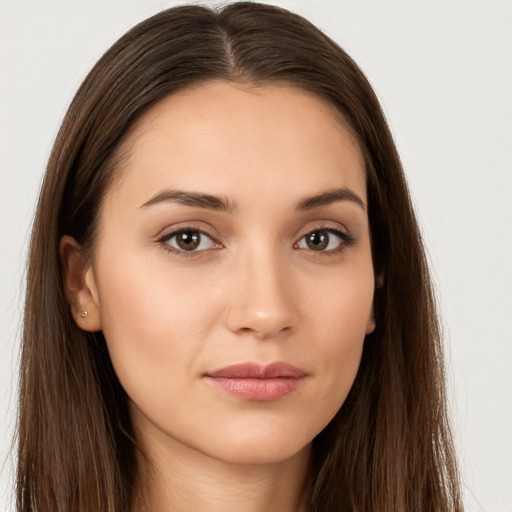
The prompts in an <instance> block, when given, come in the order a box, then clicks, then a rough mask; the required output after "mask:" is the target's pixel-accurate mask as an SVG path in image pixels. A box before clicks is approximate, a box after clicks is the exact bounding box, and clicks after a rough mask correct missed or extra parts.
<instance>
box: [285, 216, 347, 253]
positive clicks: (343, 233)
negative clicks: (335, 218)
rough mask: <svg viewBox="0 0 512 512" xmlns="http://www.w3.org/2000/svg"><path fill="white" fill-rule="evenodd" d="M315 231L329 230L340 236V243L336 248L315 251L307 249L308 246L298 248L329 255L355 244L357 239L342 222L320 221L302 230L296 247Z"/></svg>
mask: <svg viewBox="0 0 512 512" xmlns="http://www.w3.org/2000/svg"><path fill="white" fill-rule="evenodd" d="M315 231H327V232H328V233H331V234H334V235H336V236H337V237H339V238H340V244H339V246H338V247H336V248H334V249H330V250H327V251H314V250H313V249H306V248H298V249H299V250H304V251H307V252H310V253H314V254H315V255H318V256H322V255H324V256H328V255H330V254H336V253H339V252H342V251H343V250H344V249H346V248H347V247H350V246H351V245H353V244H354V243H355V241H356V238H355V237H354V236H353V235H352V234H351V233H350V232H349V230H348V229H347V228H345V227H344V226H343V225H342V224H339V223H337V222H332V221H325V222H322V221H320V222H319V223H318V224H317V225H314V226H311V227H308V228H307V229H304V230H302V234H301V235H300V236H299V238H298V239H297V242H295V244H294V247H296V246H297V245H298V244H299V242H301V241H302V240H303V239H304V237H306V236H307V235H309V234H311V233H314V232H315Z"/></svg>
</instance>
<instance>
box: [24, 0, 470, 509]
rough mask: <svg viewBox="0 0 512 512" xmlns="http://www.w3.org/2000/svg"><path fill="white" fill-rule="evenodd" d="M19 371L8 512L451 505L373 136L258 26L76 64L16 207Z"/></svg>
mask: <svg viewBox="0 0 512 512" xmlns="http://www.w3.org/2000/svg"><path fill="white" fill-rule="evenodd" d="M42 311H43V312H44V315H41V312H42ZM21 375H22V379H21V392H20V418H19V425H20V426H19V470H18V508H19V510H22V511H28V510H41V511H47V510H79V511H85V510H98V511H107V510H108V511H125V510H130V511H134V512H135V511H143V510H152V511H158V510H235V509H236V510H261V509H263V508H265V509H267V510H280V511H285V510H290V511H291V510H294V511H299V510H300V511H305V510H308V511H332V510H340V511H341V510H359V511H369V510H386V511H388V510H407V511H414V510H418V511H420V510H421V511H439V510H454V511H455V510H461V509H462V506H461V503H460V496H459V489H458V482H457V473H456V465H455V459H454V454H453V447H452V441H451V437H450V432H449V426H448V422H447V416H446V410H445V397H444V385H443V373H442V353H441V348H440V343H439V333H438V326H437V320H436V314H435V308H434V303H433V298H432V292H431V288H430V281H429V276H428V270H427V266H426V263H425V258H424V253H423V249H422V245H421V238H420V235H419V232H418V228H417V224H416V221H415V218H414V213H413V211H412V207H411V203H410V199H409V196H408V192H407V187H406V184H405V181H404V177H403V173H402V170H401V166H400V161H399V158H398V155H397V153H396V149H395V147H394V144H393V141H392V138H391V135H390V133H389V130H388V128H387V125H386V122H385V120H384V117H383V114H382V112H381V110H380V107H379V104H378V101H377V99H376V97H375V94H374V93H373V91H372V90H371V88H370V86H369V84H368V82H367V81H366V79H365V77H364V76H363V74H362V73H361V71H360V70H359V69H358V68H357V66H356V65H355V63H354V62H353V61H352V60H351V59H350V58H349V57H348V56H347V55H346V54H345V53H344V52H343V51H342V50H341V49H340V48H339V47H338V46H337V45H336V44H335V43H333V42H332V41H331V40H329V39H328V38H327V37H326V36H325V35H323V34H322V33H320V32H319V31H318V30H317V29H316V28H315V27H313V26H312V25H311V24H310V23H308V22H307V21H305V20H304V19H302V18H300V17H298V16H296V15H294V14H291V13H289V12H287V11H284V10H281V9H278V8H274V7H270V6H264V5H258V4H251V3H237V4H233V5H229V6H227V7H225V8H224V9H222V10H219V11H217V12H215V11H212V10H209V9H206V8H202V7H178V8H174V9H170V10H168V11H164V12H162V13H160V14H158V15H156V16H154V17H153V18H151V19H149V20H147V21H145V22H143V23H141V24H140V25H138V26H137V27H135V28H134V29H132V30H131V31H130V32H128V33H127V34H126V35H125V36H123V37H122V38H121V39H120V40H119V41H118V42H117V43H115V44H114V46H113V47H112V48H111V49H110V50H109V51H108V52H107V53H106V54H105V55H104V56H103V57H102V59H101V60H100V61H99V62H98V64H97V65H96V66H95V67H94V68H93V70H92V71H91V73H90V74H89V76H88V77H87V78H86V80H85V81H84V83H83V84H82V86H81V88H80V89H79V91H78V93H77V95H76V97H75V99H74V100H73V102H72V105H71V107H70V109H69V111H68V114H67V115H66V118H65V119H64V122H63V124H62V127H61V130H60V133H59V136H58V137H57V140H56V143H55V146H54V149H53V152H52V155H51V157H50V161H49V164H48V169H47V174H46V177H45V181H44V184H43V189H42V192H41V197H40V201H39V205H38V211H37V215H36V220H35V224H34V231H33V236H32V242H31V252H30V263H29V272H28V284H27V303H26V309H25V329H24V345H23V356H22V372H21Z"/></svg>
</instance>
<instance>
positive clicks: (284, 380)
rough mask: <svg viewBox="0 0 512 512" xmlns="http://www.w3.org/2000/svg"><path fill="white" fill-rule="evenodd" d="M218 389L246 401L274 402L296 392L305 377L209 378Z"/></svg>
mask: <svg viewBox="0 0 512 512" xmlns="http://www.w3.org/2000/svg"><path fill="white" fill-rule="evenodd" d="M207 379H208V380H209V381H210V382H211V383H212V384H213V385H214V386H215V387H217V388H218V389H220V390H222V391H225V392H226V393H230V394H232V395H235V396H237V397H239V398H243V399H245V400H252V401H254V402H273V401H275V400H279V399H280V398H282V397H283V396H285V395H288V394H289V393H291V392H292V391H295V390H296V389H297V388H298V387H299V386H300V385H301V383H302V381H303V380H304V377H273V378H269V379H256V378H246V377H244V378H240V379H237V378H232V377H207Z"/></svg>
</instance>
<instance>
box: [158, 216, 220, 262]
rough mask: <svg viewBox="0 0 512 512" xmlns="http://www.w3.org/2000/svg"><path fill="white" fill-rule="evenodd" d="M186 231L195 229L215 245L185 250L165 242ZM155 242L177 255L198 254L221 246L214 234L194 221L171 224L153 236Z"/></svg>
mask: <svg viewBox="0 0 512 512" xmlns="http://www.w3.org/2000/svg"><path fill="white" fill-rule="evenodd" d="M187 231H197V232H198V233H200V234H201V235H202V236H205V237H207V238H209V239H210V240H211V241H212V242H213V243H214V244H215V245H216V247H212V248H208V249H201V250H193V251H187V250H184V249H179V248H176V247H173V246H172V245H170V244H168V243H167V242H168V241H169V240H171V239H172V238H173V237H175V236H177V235H179V234H180V233H185V232H187ZM155 242H156V243H158V244H160V245H161V246H162V248H163V249H164V250H166V251H168V252H172V253H173V254H177V255H178V256H185V257H187V256H194V255H198V254H200V253H203V252H206V251H209V250H211V249H220V248H221V247H222V244H221V243H220V242H219V241H218V240H217V237H216V236H215V235H212V234H211V233H210V232H209V231H208V230H206V229H205V228H204V227H201V226H198V225H197V224H195V223H184V224H181V225H178V226H172V227H171V228H167V229H165V230H163V231H162V232H160V234H158V235H157V236H156V238H155Z"/></svg>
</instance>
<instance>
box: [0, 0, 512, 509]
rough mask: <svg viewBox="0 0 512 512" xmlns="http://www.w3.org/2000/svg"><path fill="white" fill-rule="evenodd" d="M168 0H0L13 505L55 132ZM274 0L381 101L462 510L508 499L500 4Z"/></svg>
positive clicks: (0, 153)
mask: <svg viewBox="0 0 512 512" xmlns="http://www.w3.org/2000/svg"><path fill="white" fill-rule="evenodd" d="M176 3H183V2H172V1H167V2H165V1H155V0H122V1H120V0H116V1H114V0H110V1H108V0H87V1H85V0H74V1H71V0H61V1H58V0H45V1H40V0H0V113H1V114H0V240H1V253H0V257H1V260H0V464H1V465H0V468H1V470H2V472H1V479H0V510H2V511H3V510H6V511H7V510H11V506H10V497H11V495H12V491H11V485H12V455H9V449H10V445H11V438H12V433H13V427H14V423H15V404H16V365H17V358H18V348H19V330H20V317H21V316H20V315H21V313H20V312H21V309H22V295H23V292H22V290H23V277H24V263H25V252H26V247H27V239H28V231H29V226H30V223H31V218H32V215H33V212H34V203H35V200H36V197H37V192H38V188H39V186H40V181H41V177H42V174H43V170H44V167H45V162H46V160H47V158H48V155H49V151H50V148H51V144H52V141H53V139H54V137H55V135H56V132H57V129H58V126H59V123H60V120H61V119H62V116H63V114H64V112H65V109H66V108H67V105H68V104H69V102H70V101H71V98H72V96H73V93H74V91H75V90H76V88H77V87H78V85H79V84H80V82H81V80H82V79H83V77H84V76H85V73H86V72H87V71H88V70H89V68H90V67H91V66H92V65H93V64H94V62H95V61H96V60H97V59H98V58H99V56H100V55H101V54H102V53H103V51H104V50H106V48H107V47H108V46H109V45H110V44H111V43H113V42H114V41H115V40H116V39H117V38H118V37H119V36H121V35H122V34H123V33H124V32H125V31H126V30H127V29H128V28H130V27H131V26H132V25H133V24H134V23H136V22H137V21H139V20H141V19H143V18H145V17H147V16H149V15H150V14H153V13H154V12H157V11H159V10H161V9H163V8H165V7H168V6H171V5H174V4H176ZM205 3H208V2H205ZM275 3H276V4H277V5H281V6H283V7H287V8H290V9H292V10H295V11H296V12H298V13H300V14H303V15H304V16H306V17H307V18H309V19H310V20H311V21H313V22H314V23H315V24H317V25H318V26H319V27H320V28H322V29H323V30H324V31H325V32H327V34H329V35H330V36H331V37H333V38H334V39H335V40H336V41H338V42H339V43H340V44H341V45H342V46H343V47H344V48H345V49H346V50H347V51H348V52H349V53H350V54H351V55H352V56H353V57H354V58H355V60H356V61H357V62H358V63H359V64H360V66H361V67H362V68H363V70H364V71H365V72H366V74H367V76H368V77H369V79H370V81H371V82H372V84H373V85H374V87H375V89H376V91H377V93H378V95H379V97H380V98H381V101H382V104H383V107H384V109H385V112H386V114H387V116H388V118H389V121H390V123H391V126H392V130H393V132H394V134H395V138H396V142H397V144H398V148H399V150H400V152H401V155H402V158H403V162H404V166H405V169H406V172H407V175H408V178H409V181H410V187H411V192H412V195H413V198H414V201H415V203H416V206H417V211H418V215H419V218H420V222H421V224H422V227H423V230H424V235H425V241H426V245H427V247H428V251H429V255H430V258H431V261H432V267H433V273H434V277H435V281H436V284H437V289H438V294H439V302H440V305H441V308H442V314H443V323H444V326H445V334H446V341H447V352H448V361H449V366H448V373H449V381H450V399H451V405H452V410H453V416H454V427H455V435H456V442H457V449H458V451H459V454H460V460H461V466H462V470H463V477H462V479H463V484H464V489H465V500H466V504H467V510H468V511H469V512H473V511H486V512H511V511H512V469H511V461H512V400H511V396H510V395H511V392H512V372H511V371H510V369H509V367H510V365H511V361H512V335H511V334H510V332H511V329H510V317H511V316H512V300H511V291H512V271H511V267H512V265H511V261H512V244H511V238H512V207H511V197H512V178H511V176H512V2H511V1H510V0H489V1H485V2H484V1H483V0H482V1H476V0H465V1H455V0H448V1H447V0H443V1H442V0H434V1H432V0H431V1H429V2H419V1H415V0H387V1H379V0H373V1H368V0H350V1H349V0H338V1H335V0H316V1H312V0H310V1H306V0H295V1H292V0H287V1H284V0H282V1H277V2H275ZM44 314H45V312H44V311H41V315H44ZM12 510H13V509H12Z"/></svg>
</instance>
